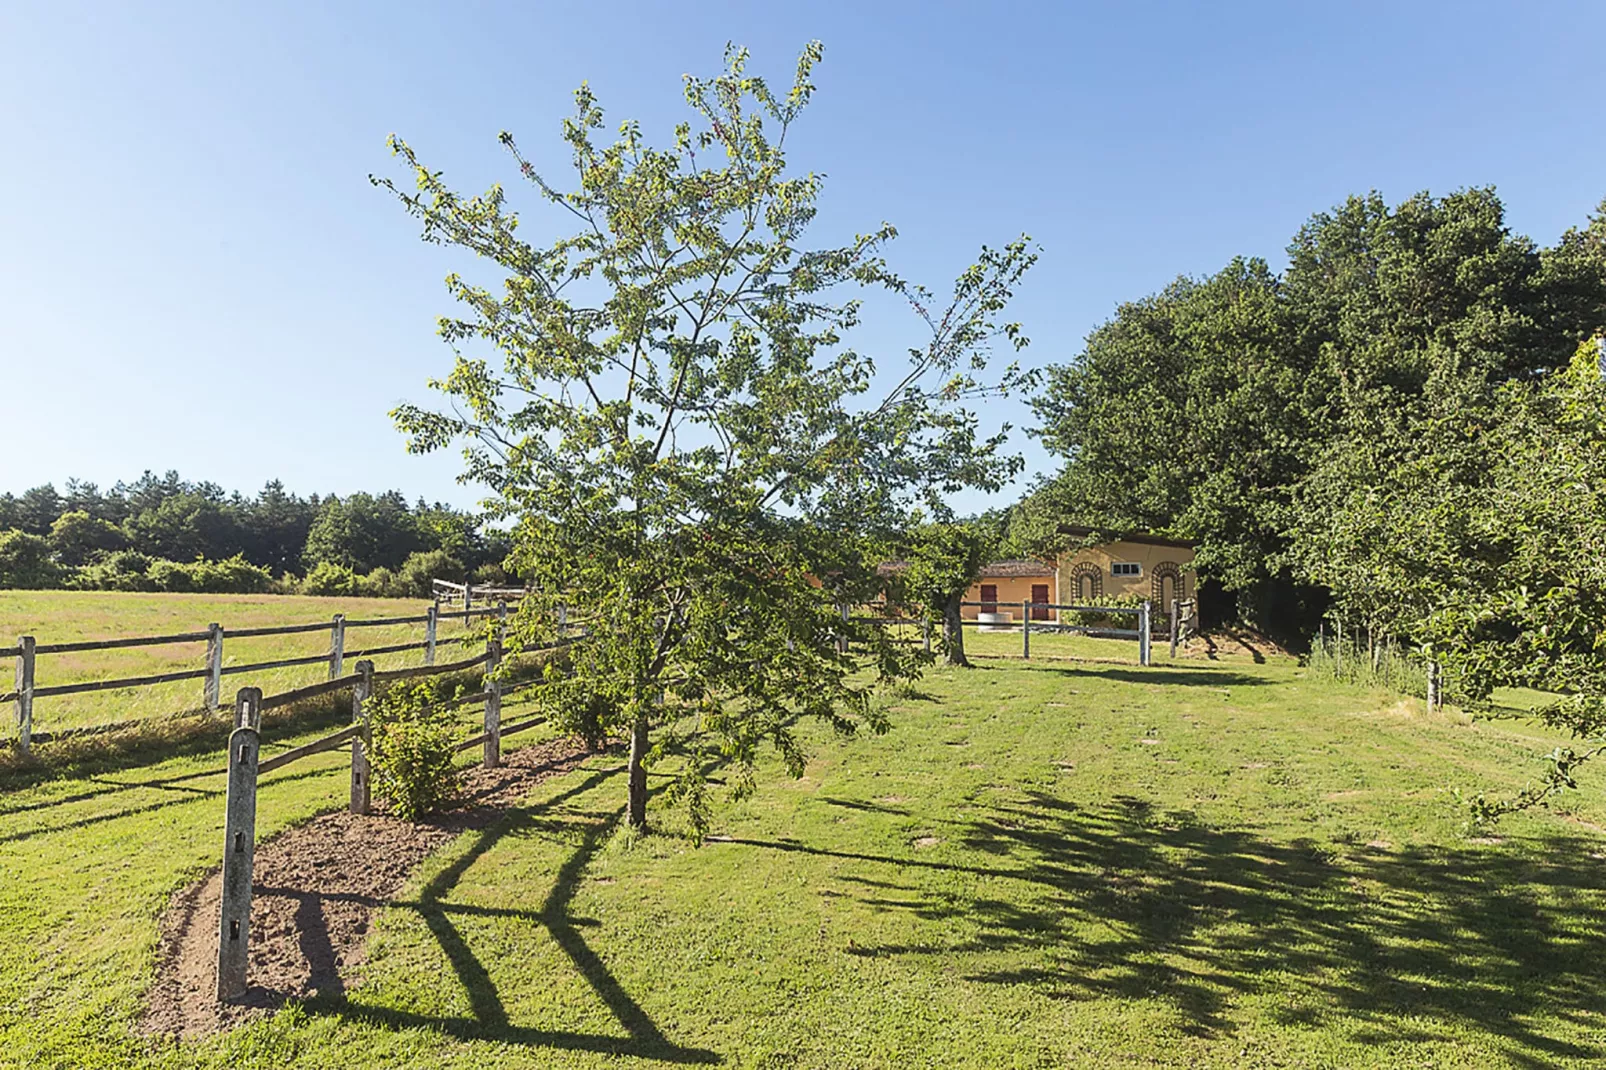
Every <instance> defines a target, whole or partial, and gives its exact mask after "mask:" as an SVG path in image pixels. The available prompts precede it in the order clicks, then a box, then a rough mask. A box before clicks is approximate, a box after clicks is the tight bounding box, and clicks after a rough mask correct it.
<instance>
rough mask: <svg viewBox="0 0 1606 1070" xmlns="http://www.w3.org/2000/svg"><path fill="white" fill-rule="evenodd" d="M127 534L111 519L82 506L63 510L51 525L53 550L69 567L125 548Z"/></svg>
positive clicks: (58, 559) (51, 547)
mask: <svg viewBox="0 0 1606 1070" xmlns="http://www.w3.org/2000/svg"><path fill="white" fill-rule="evenodd" d="M127 546H128V537H127V536H126V535H124V534H123V532H122V529H120V528H119V527H117V525H115V524H113V523H112V522H111V521H109V520H105V519H102V518H101V517H98V516H90V515H89V514H88V513H87V512H85V511H84V510H82V509H75V510H73V511H72V512H68V513H62V514H61V515H60V516H58V517H57V518H56V520H55V522H54V523H53V524H51V525H50V552H51V553H52V554H53V555H54V556H55V558H56V561H57V563H59V564H61V565H64V566H66V567H68V568H77V567H78V566H80V565H86V564H88V563H89V562H90V561H91V560H92V559H94V558H96V557H98V556H100V555H102V554H107V553H114V552H116V551H118V550H123V549H126V548H127Z"/></svg>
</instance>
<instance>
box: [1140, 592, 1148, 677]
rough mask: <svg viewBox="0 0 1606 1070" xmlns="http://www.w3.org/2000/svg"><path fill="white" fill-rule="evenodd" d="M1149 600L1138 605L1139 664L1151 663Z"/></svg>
mask: <svg viewBox="0 0 1606 1070" xmlns="http://www.w3.org/2000/svg"><path fill="white" fill-rule="evenodd" d="M1149 613H1150V609H1149V602H1148V601H1147V600H1145V601H1144V602H1143V604H1142V605H1140V606H1138V664H1139V665H1147V664H1149Z"/></svg>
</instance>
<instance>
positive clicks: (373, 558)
mask: <svg viewBox="0 0 1606 1070" xmlns="http://www.w3.org/2000/svg"><path fill="white" fill-rule="evenodd" d="M418 549H421V543H420V539H419V536H418V524H417V521H416V519H415V518H414V516H413V514H412V511H411V510H409V509H408V507H407V500H406V499H405V498H403V497H402V496H401V494H400V493H398V492H397V491H387V492H386V493H384V494H377V495H376V494H366V493H362V492H358V493H356V494H348V495H347V496H346V497H344V498H336V497H333V496H331V497H329V498H328V499H326V500H325V501H324V503H323V506H322V508H320V509H319V510H318V516H317V519H315V520H314V521H313V522H312V526H311V528H310V529H309V530H308V532H307V546H306V550H305V552H304V554H303V557H304V559H305V561H306V564H307V567H308V568H312V567H314V566H317V565H322V564H330V565H339V566H341V567H342V568H349V569H351V570H352V571H354V572H371V571H373V570H374V569H376V568H388V569H391V570H392V571H394V570H396V569H398V568H400V567H401V566H402V563H403V562H404V561H406V560H407V555H408V554H411V553H413V552H414V551H415V550H418Z"/></svg>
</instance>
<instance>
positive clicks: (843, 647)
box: [836, 602, 850, 654]
mask: <svg viewBox="0 0 1606 1070" xmlns="http://www.w3.org/2000/svg"><path fill="white" fill-rule="evenodd" d="M837 608H838V609H839V610H841V612H842V623H843V624H846V623H847V622H848V614H849V612H850V610H849V609H848V604H847V603H846V602H838V603H837ZM836 652H837V653H838V654H846V653H847V652H848V630H847V629H846V628H843V629H842V631H841V633H840V634H839V635H838V636H837V640H836Z"/></svg>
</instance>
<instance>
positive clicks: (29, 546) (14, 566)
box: [0, 528, 62, 590]
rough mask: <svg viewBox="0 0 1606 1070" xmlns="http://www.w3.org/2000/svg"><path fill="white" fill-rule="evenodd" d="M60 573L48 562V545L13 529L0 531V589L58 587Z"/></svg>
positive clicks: (60, 579)
mask: <svg viewBox="0 0 1606 1070" xmlns="http://www.w3.org/2000/svg"><path fill="white" fill-rule="evenodd" d="M61 581H62V571H61V569H60V568H58V567H57V566H56V563H55V562H53V561H52V560H50V543H49V542H47V541H46V540H45V539H44V538H43V537H42V536H39V535H29V534H28V533H27V532H25V531H18V530H17V529H15V528H12V529H11V530H9V531H0V587H20V588H33V589H36V590H38V589H44V588H50V587H60V586H61Z"/></svg>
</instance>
